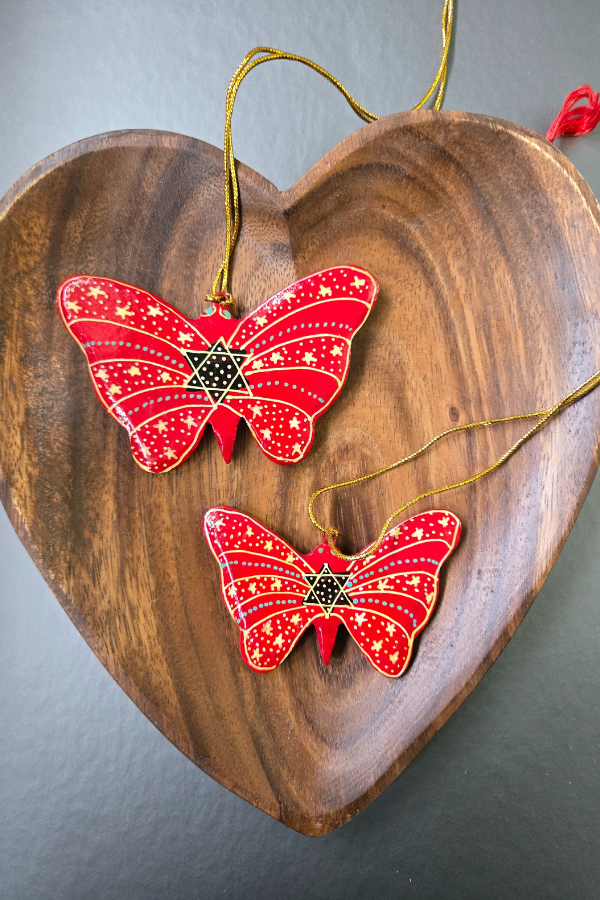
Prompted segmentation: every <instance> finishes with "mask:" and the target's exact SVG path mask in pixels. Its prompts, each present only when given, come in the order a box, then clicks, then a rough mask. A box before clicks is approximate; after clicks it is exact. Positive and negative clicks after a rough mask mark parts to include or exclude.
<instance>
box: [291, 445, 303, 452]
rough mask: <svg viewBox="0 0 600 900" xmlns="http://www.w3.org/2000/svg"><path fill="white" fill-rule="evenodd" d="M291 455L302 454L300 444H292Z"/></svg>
mask: <svg viewBox="0 0 600 900" xmlns="http://www.w3.org/2000/svg"><path fill="white" fill-rule="evenodd" d="M292 453H302V447H301V446H300V444H294V446H293V447H292Z"/></svg>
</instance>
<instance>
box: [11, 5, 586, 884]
mask: <svg viewBox="0 0 600 900" xmlns="http://www.w3.org/2000/svg"><path fill="white" fill-rule="evenodd" d="M440 10H441V0H404V2H399V0H371V2H369V0H362V2H360V3H359V2H356V0H351V2H350V0H319V2H315V0H303V2H299V3H296V4H292V3H290V2H284V0H244V2H242V0H228V2H227V3H217V2H209V0H196V2H193V3H192V2H189V0H185V2H183V0H180V2H178V0H144V2H135V0H111V2H108V0H105V2H101V0H97V2H89V0H86V2H83V3H82V2H81V0H78V2H76V0H55V2H48V0H2V4H1V6H0V72H1V76H0V85H1V86H2V89H1V90H0V121H1V122H2V129H0V193H3V192H4V191H5V190H6V189H8V188H9V187H10V185H11V184H12V183H13V182H14V181H15V180H16V179H17V178H18V177H19V176H20V175H21V174H22V173H23V172H24V171H25V170H26V169H27V168H28V167H29V166H31V165H32V164H34V163H35V162H37V160H39V159H41V158H42V157H44V156H46V155H48V154H49V153H51V152H53V151H54V150H56V149H58V148H59V147H61V146H63V145H65V144H68V143H70V142H72V141H75V140H78V139H79V138H83V137H85V136H87V135H90V134H95V133H98V132H102V131H108V130H111V129H117V128H128V127H145V128H159V129H166V130H172V131H179V132H183V133H185V134H192V135H195V136H197V137H200V138H203V139H204V140H207V141H210V142H212V143H215V144H220V142H221V139H222V138H221V133H222V117H223V113H222V105H223V102H224V97H225V91H226V88H227V83H228V80H229V78H230V76H231V74H232V72H233V70H234V69H235V67H236V66H237V64H238V62H239V60H240V59H241V58H242V56H243V55H244V53H245V52H246V51H247V50H249V49H250V48H251V47H252V46H254V45H255V44H258V43H271V44H273V45H274V46H278V47H281V48H282V49H287V50H292V51H295V52H298V53H302V54H305V55H308V56H310V57H311V58H313V59H315V60H317V61H318V62H320V63H321V64H323V65H325V66H327V67H328V68H330V69H331V70H332V71H333V73H334V74H335V75H337V76H338V77H339V78H340V79H341V80H342V81H343V82H344V84H346V86H347V87H348V89H349V90H350V91H352V92H354V93H355V94H356V96H357V98H358V99H359V100H360V102H361V103H363V104H365V105H366V106H367V107H368V108H370V109H372V110H373V111H374V112H377V113H380V114H386V113H391V112H395V111H398V110H401V109H405V108H408V107H409V106H411V105H412V104H413V103H414V102H415V101H416V100H417V98H418V97H419V96H420V95H421V93H422V92H423V91H424V89H425V88H426V86H427V83H428V79H429V78H430V76H431V74H432V72H434V71H435V69H436V67H437V60H438V52H439V34H438V16H439V13H440ZM599 46H600V7H599V5H598V2H597V0H588V2H584V0H570V2H568V3H567V2H564V0H563V2H562V3H561V2H549V0H507V2H504V3H502V4H498V3H497V2H495V0H477V2H475V0H459V9H458V22H457V28H456V43H455V47H454V54H453V66H452V72H451V77H450V82H449V88H448V92H447V102H446V104H445V105H446V108H447V109H461V110H469V111H473V112H481V113H489V114H491V115H497V116H501V117H503V118H507V119H512V120H514V121H516V122H519V123H521V124H523V125H526V126H528V127H530V128H533V129H536V130H540V131H545V130H546V128H547V126H548V125H549V123H550V121H551V119H552V117H553V115H554V114H555V112H556V111H557V110H558V108H559V106H560V103H561V102H562V99H563V97H564V96H565V94H566V93H567V92H568V91H569V90H571V89H572V88H574V87H576V86H578V85H579V84H581V83H582V82H584V81H590V82H591V83H592V84H594V85H595V87H596V90H599V89H600V57H599V55H598V47H599ZM359 124H360V123H359V122H358V121H357V120H356V119H355V118H354V116H353V115H352V113H351V112H350V111H349V110H348V109H347V108H346V107H345V105H344V103H343V101H342V100H341V98H340V97H338V95H336V93H335V92H334V91H333V89H332V88H330V87H329V86H328V85H326V84H324V83H323V84H322V83H321V82H320V80H319V79H318V78H317V76H316V75H314V74H312V73H310V72H308V71H305V70H304V69H302V68H301V67H299V66H293V65H292V64H288V63H284V64H282V63H275V64H271V65H269V66H265V67H263V68H262V69H260V70H259V71H257V72H254V73H253V74H252V76H251V79H249V80H248V82H247V83H246V84H245V85H244V87H243V88H242V90H241V92H240V102H239V108H238V109H236V113H235V122H234V137H235V146H236V151H237V155H238V156H239V158H241V159H242V160H243V161H244V162H246V163H248V164H249V165H251V166H253V167H255V168H256V169H259V170H260V171H261V172H262V173H263V174H264V175H266V176H267V177H268V178H270V179H271V180H273V181H274V182H275V183H276V184H277V185H278V186H279V187H281V188H284V187H287V186H288V185H290V184H291V183H293V182H294V181H295V180H296V179H297V178H298V177H299V176H300V175H301V174H302V173H303V172H304V171H305V170H306V169H307V168H308V167H309V166H310V165H311V164H312V163H314V162H316V160H317V159H319V157H320V156H322V155H323V153H325V152H326V151H327V150H328V149H330V148H331V147H333V146H334V145H335V144H336V143H337V142H338V141H339V140H341V139H342V138H343V137H345V136H346V135H347V134H348V133H350V132H351V131H353V130H354V129H355V128H356V127H358V125H359ZM562 149H563V150H564V152H565V153H566V154H567V155H568V156H569V157H570V159H572V160H573V162H574V163H575V165H576V166H577V167H578V168H579V170H580V171H581V172H582V174H583V175H584V177H585V178H586V179H587V181H588V183H589V184H590V185H591V187H592V189H593V190H594V191H595V193H596V194H597V195H600V132H598V133H596V134H594V135H591V136H588V137H586V138H582V139H579V140H575V141H564V142H563V144H562ZM599 546H600V481H597V482H596V485H595V487H594V488H593V489H592V491H591V493H590V496H589V498H588V500H587V501H586V504H585V506H584V509H583V512H582V513H581V516H580V518H579V520H578V521H577V523H576V525H575V528H574V529H573V532H572V535H571V537H570V538H569V541H568V543H567V546H566V548H565V550H564V551H563V553H562V555H561V557H560V559H559V561H558V563H557V564H556V566H555V568H554V570H553V571H552V573H551V575H550V577H549V579H548V581H547V583H546V585H545V586H544V588H543V590H542V592H541V593H540V595H539V597H538V599H537V601H536V603H535V605H534V607H533V609H532V611H531V612H530V613H529V615H528V616H527V618H526V620H525V622H524V624H523V625H522V626H521V628H520V629H519V631H518V632H517V634H516V636H515V637H514V638H513V640H512V642H511V643H510V645H509V647H508V648H507V650H506V651H505V652H504V653H503V655H502V656H501V658H500V659H499V661H498V662H497V663H496V664H495V666H494V667H493V669H492V670H491V672H490V673H489V674H488V675H487V676H486V678H485V679H484V681H483V682H482V683H481V685H480V686H479V687H478V688H477V690H476V691H475V693H474V694H473V695H472V696H471V697H470V698H469V699H468V700H467V701H466V703H465V704H464V705H463V706H462V707H461V709H460V710H459V711H458V713H457V714H456V715H455V716H454V717H453V719H451V720H450V722H449V723H448V724H447V725H446V726H445V728H444V729H443V731H442V732H441V733H440V734H439V735H438V736H437V737H436V738H435V739H434V740H433V741H432V742H431V743H430V744H429V745H428V747H427V748H426V749H425V750H424V751H423V752H422V753H421V755H420V756H419V757H418V758H417V759H416V761H415V762H413V763H412V765H411V766H410V767H409V769H408V770H407V771H406V772H405V773H404V774H403V775H402V776H401V777H400V778H399V779H398V780H397V781H396V782H395V783H394V784H393V785H392V786H391V787H390V788H389V789H388V790H387V791H386V792H385V793H384V794H383V795H382V796H381V797H380V798H379V799H378V800H377V801H375V803H373V804H372V805H371V806H370V807H369V808H368V809H367V810H366V811H365V812H363V813H362V814H361V815H360V816H359V817H358V818H356V819H354V820H353V821H352V822H350V823H349V824H348V825H346V826H345V827H344V828H342V829H341V830H339V831H337V832H335V833H333V834H331V835H328V836H327V837H324V838H320V839H309V838H305V837H303V836H301V835H298V834H295V833H293V832H291V831H289V830H288V829H286V828H284V827H283V826H282V825H280V824H279V823H277V822H275V821H273V820H271V819H270V818H269V817H267V816H266V815H264V814H263V813H260V812H258V811H257V810H255V809H254V808H252V807H250V806H249V805H248V804H246V803H245V802H244V801H242V800H239V799H238V798H237V797H234V796H233V795H232V794H230V793H229V792H227V791H226V790H225V789H224V788H222V787H220V786H219V785H217V784H216V783H214V782H213V781H211V779H210V778H209V777H208V776H206V775H205V774H204V773H202V772H200V771H199V770H197V769H196V768H195V767H194V766H193V765H192V764H191V763H190V762H188V761H187V760H186V759H184V757H183V756H182V755H181V754H180V753H179V752H178V751H177V750H175V748H174V747H172V746H171V745H170V744H169V743H168V742H167V741H166V740H165V739H164V738H163V737H162V736H161V735H160V734H159V733H158V732H157V731H156V730H155V729H154V728H153V726H152V725H150V723H149V722H148V721H147V720H146V719H145V718H144V716H143V715H142V714H141V713H140V712H139V711H138V710H137V709H136V708H135V707H134V705H133V704H132V703H131V702H130V701H129V700H128V699H127V698H126V697H125V695H124V694H123V693H122V692H121V691H120V689H119V688H118V687H117V686H116V684H114V683H113V681H112V680H111V678H110V677H109V675H108V674H107V673H106V672H105V671H104V669H103V668H102V666H101V665H100V663H99V662H98V661H97V660H96V659H95V657H94V656H93V654H92V652H91V651H90V650H89V649H88V648H87V646H86V645H85V643H84V642H83V640H82V639H81V638H80V637H79V635H78V633H77V632H76V631H75V629H74V628H73V627H72V625H71V624H70V623H69V621H68V620H67V617H66V616H65V614H64V613H63V612H62V610H61V609H60V607H59V605H58V603H57V602H56V600H55V599H54V598H53V597H52V595H51V593H50V591H49V590H48V588H47V587H46V586H45V584H44V582H43V581H42V578H41V576H40V575H39V574H38V572H37V570H36V569H35V567H34V565H33V563H32V562H31V560H30V559H29V558H28V556H27V554H26V552H25V550H24V549H23V547H22V546H21V545H20V543H19V541H18V539H17V537H16V536H15V534H14V532H13V531H12V529H11V527H10V525H9V523H8V521H7V519H6V515H5V514H4V512H3V511H1V510H0V683H1V685H2V687H1V693H0V810H1V812H0V898H1V900H41V898H43V900H82V898H86V900H88V898H89V900H113V898H114V900H137V898H140V900H142V898H143V900H171V898H177V900H180V898H181V900H184V898H185V900H189V898H195V897H198V898H202V900H212V898H216V897H227V898H235V900H237V898H240V900H241V898H243V900H253V898H257V900H258V898H261V900H270V898H278V900H279V898H294V900H295V898H298V900H300V898H303V900H304V898H311V900H312V898H315V900H318V898H328V900H338V898H344V900H354V898H371V897H373V898H375V897H377V898H379V900H387V898H392V897H393V898H400V897H411V898H412V897H414V898H436V900H437V898H444V900H453V898H460V900H466V898H476V900H479V898H511V900H517V898H521V897H527V898H529V900H533V898H544V900H547V898H555V897H556V898H559V897H560V898H569V900H571V898H593V897H597V896H598V884H597V883H598V875H599V872H598V869H599V864H598V859H599V854H598V838H599V832H600V829H599V824H598V809H599V804H598V800H599V796H600V790H599V788H600V776H599V767H598V757H599V747H600V718H599V716H598V706H599V703H598V697H599V696H600V694H599V689H600V664H599V650H598V647H599V644H600V604H599V602H598V600H599V593H600V592H599V589H598V584H599V582H600V557H599V552H598V548H599Z"/></svg>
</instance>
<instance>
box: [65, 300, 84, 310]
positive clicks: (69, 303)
mask: <svg viewBox="0 0 600 900" xmlns="http://www.w3.org/2000/svg"><path fill="white" fill-rule="evenodd" d="M65 306H66V307H67V309H68V310H70V311H71V312H74V313H78V312H81V307H80V305H79V303H78V302H77V300H65Z"/></svg>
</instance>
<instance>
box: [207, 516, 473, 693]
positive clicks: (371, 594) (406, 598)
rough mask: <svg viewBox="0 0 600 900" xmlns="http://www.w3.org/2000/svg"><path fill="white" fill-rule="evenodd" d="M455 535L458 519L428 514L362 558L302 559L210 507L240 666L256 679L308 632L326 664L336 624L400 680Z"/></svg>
mask: <svg viewBox="0 0 600 900" xmlns="http://www.w3.org/2000/svg"><path fill="white" fill-rule="evenodd" d="M460 533H461V524H460V520H459V519H458V518H457V516H455V515H454V514H453V513H451V512H448V510H445V509H434V510H430V511H428V512H424V513H420V514H419V515H417V516H413V517H412V518H410V519H407V520H406V521H404V522H402V523H401V524H400V525H397V526H396V527H395V528H393V529H392V530H391V531H390V532H389V533H388V534H387V535H386V537H385V538H384V540H383V542H382V543H381V545H380V546H379V547H378V548H377V550H375V551H374V552H373V553H372V554H371V555H369V556H367V557H366V558H365V559H357V560H351V561H350V560H349V561H346V560H343V559H339V558H338V557H336V556H334V555H333V554H332V553H331V551H330V549H329V547H328V545H327V543H325V542H323V543H322V544H319V546H318V547H315V549H314V550H313V551H312V552H311V553H309V554H308V555H306V556H302V555H301V554H300V553H297V552H296V550H294V548H293V547H291V546H290V545H289V544H288V543H286V542H285V541H284V540H283V539H282V538H281V537H279V535H277V534H275V533H274V532H273V531H270V530H269V529H268V528H266V527H265V526H264V525H261V523H260V522H257V521H256V520H255V519H253V518H251V517H250V516H247V515H245V514H244V513H241V512H239V511H238V510H235V509H229V508H228V507H225V506H221V507H216V508H214V509H209V510H208V512H207V513H206V514H205V516H204V534H205V537H206V540H207V542H208V545H209V547H210V549H211V550H212V552H213V553H214V555H215V557H216V559H217V561H218V563H219V566H220V569H221V591H222V594H223V599H224V600H225V603H226V605H227V608H228V609H229V612H230V613H231V615H232V617H233V620H234V621H235V623H236V624H237V625H238V626H239V627H240V631H241V634H240V651H241V654H242V658H243V659H244V662H246V663H247V664H248V665H249V666H250V667H251V668H252V669H254V670H255V671H256V672H269V671H271V670H272V669H274V668H276V666H278V665H279V664H280V663H282V662H283V660H284V659H285V658H286V656H287V655H288V654H289V653H290V652H291V650H292V649H293V647H294V645H295V644H296V643H297V642H298V640H299V639H300V637H301V636H302V634H303V633H304V632H305V631H306V629H307V628H308V626H309V625H314V626H315V628H316V631H317V638H318V642H319V648H320V650H321V655H322V657H323V662H324V663H325V665H327V664H328V663H329V659H330V656H331V651H332V650H333V645H334V643H335V637H336V633H337V630H338V628H339V625H340V623H341V622H343V623H344V625H345V626H346V628H347V629H348V631H349V632H350V634H351V635H352V637H353V639H354V640H355V641H356V643H357V644H358V646H359V647H360V649H361V650H362V652H363V653H364V655H365V656H366V657H367V659H368V660H369V662H370V663H371V665H372V666H374V667H375V668H376V669H377V671H378V672H381V673H382V675H387V676H388V677H389V678H397V677H398V676H399V675H402V674H403V672H404V671H405V670H406V668H407V666H408V664H409V662H410V658H411V655H412V650H413V644H414V640H415V637H416V636H417V635H418V634H419V632H421V631H422V630H423V629H424V628H425V626H426V625H427V623H428V621H429V619H430V618H431V614H432V612H433V610H434V608H435V604H436V600H437V597H438V592H439V576H440V569H441V567H442V565H443V563H444V562H445V561H446V560H447V559H448V557H449V556H450V554H451V553H452V552H453V550H454V549H455V547H456V545H457V544H458V541H459V539H460ZM366 549H368V548H366Z"/></svg>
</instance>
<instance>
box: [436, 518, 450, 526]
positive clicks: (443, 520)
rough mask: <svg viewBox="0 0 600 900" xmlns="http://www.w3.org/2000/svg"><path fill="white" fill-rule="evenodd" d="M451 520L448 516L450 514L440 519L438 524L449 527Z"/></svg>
mask: <svg viewBox="0 0 600 900" xmlns="http://www.w3.org/2000/svg"><path fill="white" fill-rule="evenodd" d="M449 521H450V519H449V518H448V516H444V518H443V519H440V520H439V521H438V525H441V526H442V528H447V527H448V522H449Z"/></svg>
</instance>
